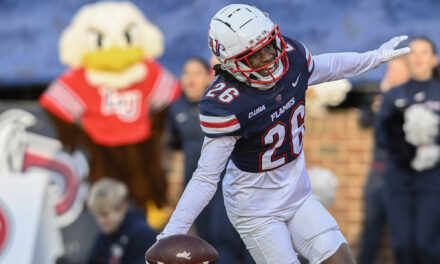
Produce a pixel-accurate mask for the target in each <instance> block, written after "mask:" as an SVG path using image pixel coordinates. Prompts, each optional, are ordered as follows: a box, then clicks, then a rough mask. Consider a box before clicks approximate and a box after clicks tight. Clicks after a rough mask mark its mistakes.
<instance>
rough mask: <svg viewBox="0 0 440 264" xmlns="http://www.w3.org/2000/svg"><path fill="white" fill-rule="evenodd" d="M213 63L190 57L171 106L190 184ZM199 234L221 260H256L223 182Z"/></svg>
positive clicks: (174, 136)
mask: <svg viewBox="0 0 440 264" xmlns="http://www.w3.org/2000/svg"><path fill="white" fill-rule="evenodd" d="M211 80H212V76H211V72H210V66H209V65H208V64H207V62H205V61H204V60H203V59H201V58H197V57H195V58H191V59H189V60H187V61H186V62H185V64H184V66H183V68H182V76H181V82H182V90H183V93H182V95H181V97H180V98H178V99H177V100H176V101H175V102H174V103H173V104H171V106H170V107H169V109H168V124H169V132H170V133H169V134H170V139H169V145H170V146H171V147H172V148H173V149H176V150H183V153H184V156H185V164H184V184H185V186H186V184H188V182H189V180H190V179H191V176H192V174H193V172H194V171H195V170H196V168H197V162H198V160H199V157H200V151H201V149H202V145H203V139H204V134H203V132H202V129H201V127H200V120H199V100H200V99H201V98H202V96H203V93H204V92H205V90H206V88H207V87H208V86H209V84H210V83H211ZM196 229H197V233H198V235H199V236H200V237H201V238H203V239H205V240H206V241H208V242H209V243H211V244H212V245H213V246H214V247H215V248H216V249H217V251H218V252H219V260H218V262H217V263H219V264H222V263H224V264H230V263H234V262H235V261H240V263H243V264H244V263H254V262H253V260H252V259H251V257H250V254H249V253H248V251H247V250H246V247H245V246H244V244H243V242H242V241H241V239H240V237H239V235H238V233H237V232H236V231H235V230H234V228H233V226H232V225H231V223H230V222H229V220H228V217H227V215H226V210H225V207H224V205H223V195H222V188H221V185H219V187H218V189H217V191H216V193H215V194H214V198H213V200H212V201H211V203H210V205H209V206H207V207H206V208H205V209H204V210H203V212H202V213H201V214H200V217H199V218H198V219H197V221H196Z"/></svg>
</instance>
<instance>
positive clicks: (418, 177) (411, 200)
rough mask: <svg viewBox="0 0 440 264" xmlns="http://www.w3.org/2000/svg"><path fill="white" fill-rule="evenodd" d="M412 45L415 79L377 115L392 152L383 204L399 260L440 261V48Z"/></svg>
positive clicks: (380, 136) (383, 142) (381, 139)
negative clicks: (438, 68)
mask: <svg viewBox="0 0 440 264" xmlns="http://www.w3.org/2000/svg"><path fill="white" fill-rule="evenodd" d="M409 46H410V47H411V49H412V51H411V53H410V54H408V55H407V62H408V67H409V70H410V76H411V79H410V80H409V81H408V82H406V83H404V84H402V85H400V86H398V87H396V88H393V89H391V90H390V91H389V92H387V93H386V94H385V95H384V99H383V102H382V106H381V109H380V112H379V114H378V118H377V126H376V129H377V133H376V137H377V141H378V144H379V146H381V147H384V148H385V149H386V151H387V153H388V157H389V162H387V166H386V169H385V172H384V175H385V177H384V190H383V191H384V202H385V210H386V216H387V220H388V221H389V228H390V237H391V246H392V247H393V250H394V254H395V259H396V261H397V263H399V264H402V263H403V264H404V263H417V264H425V263H440V206H439V203H440V177H439V176H440V164H439V160H438V159H439V155H440V147H439V146H438V144H439V136H438V130H439V124H440V123H439V113H440V82H439V81H438V80H436V79H435V78H434V70H433V68H434V67H435V65H436V64H437V57H436V49H435V47H434V44H433V43H432V42H431V41H430V40H429V39H427V38H424V37H419V38H415V39H414V40H412V41H411V43H410V45H409ZM414 110H416V111H414ZM414 113H415V114H416V115H415V116H414V115H412V114H414ZM419 113H420V114H419ZM411 116H412V117H411ZM414 117H415V118H414ZM414 124H415V125H414Z"/></svg>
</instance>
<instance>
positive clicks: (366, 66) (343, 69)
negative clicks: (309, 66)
mask: <svg viewBox="0 0 440 264" xmlns="http://www.w3.org/2000/svg"><path fill="white" fill-rule="evenodd" d="M407 38H408V36H399V37H394V38H392V39H390V40H389V41H387V42H385V43H384V44H382V45H381V46H380V47H379V48H378V49H376V50H372V51H368V52H364V53H356V52H341V53H325V54H321V55H317V56H313V61H314V64H315V68H314V70H313V73H312V75H311V76H310V78H309V82H308V84H309V85H313V84H319V83H323V82H328V81H335V80H340V79H344V78H349V77H353V76H356V75H359V74H361V73H364V72H366V71H369V70H371V69H374V68H376V67H377V66H379V65H380V64H381V63H382V62H386V61H389V60H392V59H394V58H397V57H399V56H401V55H404V54H407V53H409V52H410V51H411V49H410V48H409V47H404V48H399V49H396V47H397V46H398V45H399V43H400V42H402V41H404V40H406V39H407Z"/></svg>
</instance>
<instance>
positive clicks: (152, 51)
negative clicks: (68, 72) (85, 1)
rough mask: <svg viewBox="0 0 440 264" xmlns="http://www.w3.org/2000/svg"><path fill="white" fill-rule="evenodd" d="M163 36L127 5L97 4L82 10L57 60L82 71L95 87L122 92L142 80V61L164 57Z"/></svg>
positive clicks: (63, 39)
mask: <svg viewBox="0 0 440 264" xmlns="http://www.w3.org/2000/svg"><path fill="white" fill-rule="evenodd" d="M163 48H164V47H163V36H162V33H161V32H160V30H159V29H158V28H157V27H156V26H155V25H153V24H152V23H150V22H149V21H148V20H147V19H146V18H145V16H144V15H143V14H142V12H141V11H140V10H139V9H138V8H137V7H136V6H134V5H133V4H132V3H130V2H111V1H106V2H98V3H94V4H90V5H86V6H84V7H82V8H81V9H80V10H79V11H78V12H77V13H76V15H75V16H74V17H73V19H72V21H71V23H70V25H69V26H68V27H67V28H66V29H65V30H64V32H63V33H62V36H61V38H60V42H59V52H60V60H61V62H62V63H63V64H65V65H67V66H69V67H71V68H79V67H83V68H84V70H85V73H86V78H87V80H88V81H89V82H90V83H91V84H93V85H96V86H106V87H108V88H110V89H124V88H126V87H128V86H130V85H132V84H134V83H136V82H138V81H139V80H141V79H143V78H145V76H146V74H148V72H147V71H148V69H147V68H146V67H145V65H144V64H143V63H142V61H143V60H154V59H156V58H157V57H159V56H160V55H162V53H163Z"/></svg>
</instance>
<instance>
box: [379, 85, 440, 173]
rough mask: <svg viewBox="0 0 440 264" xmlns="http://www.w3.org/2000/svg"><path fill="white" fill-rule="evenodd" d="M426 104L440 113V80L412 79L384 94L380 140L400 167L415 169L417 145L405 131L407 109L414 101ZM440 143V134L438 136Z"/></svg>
mask: <svg viewBox="0 0 440 264" xmlns="http://www.w3.org/2000/svg"><path fill="white" fill-rule="evenodd" d="M420 103H423V104H425V105H426V106H427V107H428V108H429V109H431V110H432V111H434V112H435V113H437V114H439V115H440V82H439V81H438V80H436V79H430V80H428V81H424V82H421V81H415V80H412V79H411V80H409V81H408V82H406V83H404V84H402V85H400V86H397V87H395V88H392V89H391V90H390V91H388V92H387V93H385V94H384V99H383V102H382V106H381V109H380V112H379V115H378V116H377V119H376V141H377V142H378V144H379V145H380V146H381V147H383V148H385V149H386V150H387V151H388V153H389V156H390V158H391V160H392V161H393V162H394V163H395V164H397V165H398V166H400V167H403V168H406V169H411V168H410V161H411V160H412V159H413V158H414V156H415V153H416V147H415V146H413V145H411V144H410V143H408V142H407V141H406V140H405V133H404V131H403V123H404V113H405V110H406V109H407V108H408V107H410V106H411V105H413V104H420ZM437 144H440V136H439V137H437Z"/></svg>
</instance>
